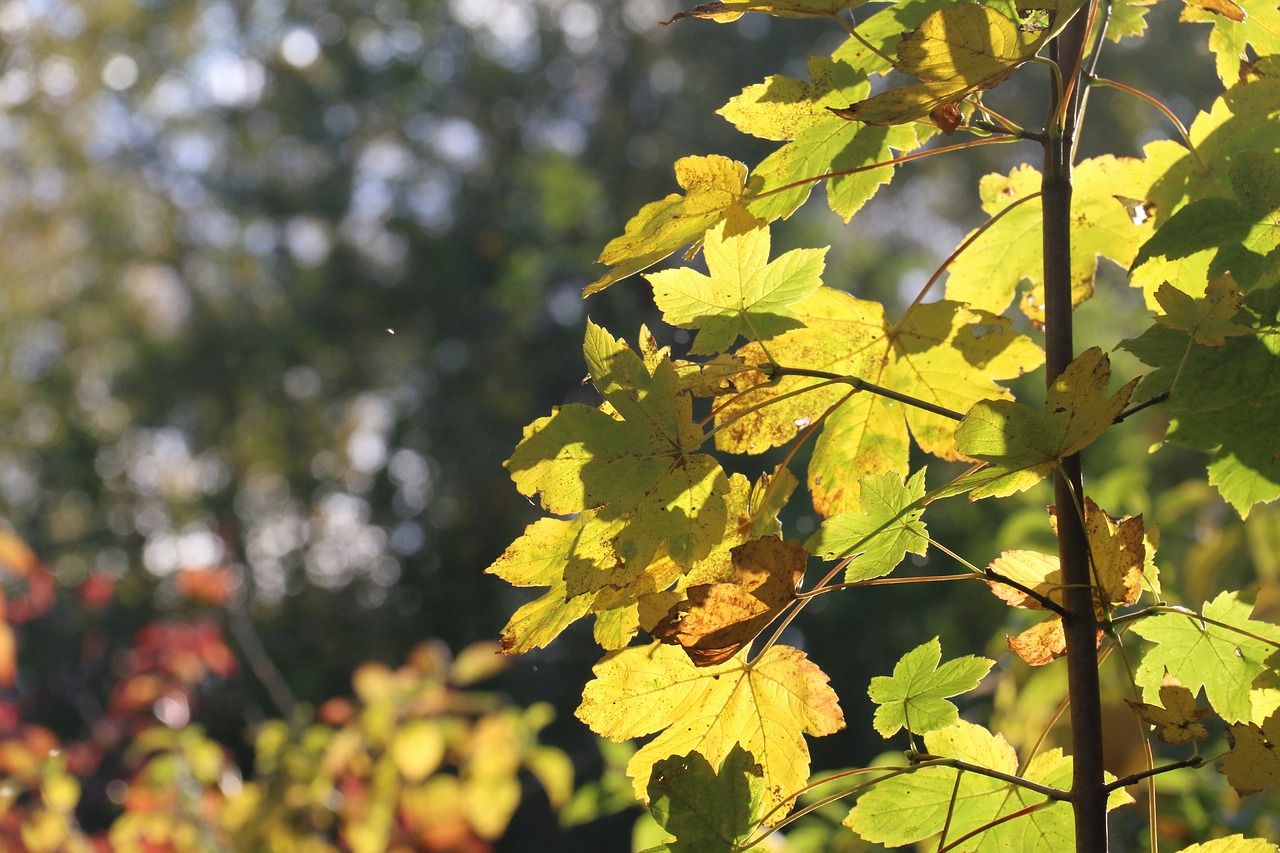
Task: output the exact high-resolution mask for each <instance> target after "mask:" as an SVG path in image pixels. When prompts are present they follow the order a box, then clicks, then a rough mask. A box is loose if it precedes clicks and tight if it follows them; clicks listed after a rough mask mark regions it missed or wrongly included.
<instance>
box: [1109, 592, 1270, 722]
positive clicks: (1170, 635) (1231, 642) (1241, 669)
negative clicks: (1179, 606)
mask: <svg viewBox="0 0 1280 853" xmlns="http://www.w3.org/2000/svg"><path fill="white" fill-rule="evenodd" d="M1251 609H1252V608H1251V607H1250V606H1249V605H1248V604H1246V603H1245V602H1243V601H1241V600H1240V597H1239V595H1237V594H1236V593H1233V592H1223V593H1221V594H1219V595H1218V597H1217V598H1215V599H1214V600H1213V601H1210V602H1208V603H1206V604H1205V605H1204V615H1205V617H1207V618H1208V619H1213V620H1215V622H1220V623H1223V624H1225V625H1228V626H1231V627H1221V626H1220V625H1217V624H1214V623H1212V622H1202V621H1201V620H1200V619H1199V618H1197V616H1196V615H1195V614H1194V613H1192V614H1182V613H1161V614H1159V615H1157V616H1152V617H1150V618H1147V619H1143V620H1141V621H1139V622H1137V623H1136V624H1134V626H1133V628H1132V630H1133V632H1134V633H1135V634H1137V635H1138V636H1140V637H1142V638H1143V639H1144V640H1147V641H1148V642H1150V643H1154V644H1155V645H1154V646H1152V647H1151V648H1148V649H1147V650H1146V652H1145V654H1144V655H1143V657H1142V665H1141V666H1139V667H1138V671H1137V672H1136V673H1135V676H1134V677H1135V680H1136V681H1137V683H1138V684H1139V685H1141V686H1142V688H1143V691H1142V692H1143V701H1145V702H1147V703H1154V702H1155V701H1157V699H1158V696H1159V690H1160V686H1161V685H1162V684H1163V683H1164V674H1165V672H1166V671H1167V672H1168V673H1169V674H1170V675H1172V676H1173V677H1174V678H1176V679H1178V681H1180V682H1182V683H1183V684H1185V685H1186V686H1187V687H1188V688H1189V689H1191V690H1199V689H1200V688H1201V687H1203V688H1204V693H1205V698H1207V699H1208V700H1209V704H1210V705H1212V706H1213V710H1214V711H1216V712H1217V713H1218V715H1219V716H1221V717H1222V718H1223V719H1224V720H1226V721H1227V722H1229V723H1232V722H1238V721H1241V720H1251V719H1253V707H1252V705H1251V704H1250V699H1249V692H1250V689H1251V688H1252V686H1253V683H1254V681H1255V680H1256V679H1257V678H1258V676H1260V675H1261V674H1262V673H1263V672H1265V671H1267V669H1268V667H1267V664H1266V660H1267V658H1269V657H1271V655H1273V654H1275V652H1276V650H1277V649H1280V627H1277V626H1275V625H1272V624H1270V623H1268V622H1260V621H1258V620H1255V619H1250V618H1249V613H1250V610H1251ZM1233 628H1235V629H1239V630H1233ZM1242 632H1247V633H1242ZM1251 635H1252V636H1251ZM1268 641H1270V642H1268Z"/></svg>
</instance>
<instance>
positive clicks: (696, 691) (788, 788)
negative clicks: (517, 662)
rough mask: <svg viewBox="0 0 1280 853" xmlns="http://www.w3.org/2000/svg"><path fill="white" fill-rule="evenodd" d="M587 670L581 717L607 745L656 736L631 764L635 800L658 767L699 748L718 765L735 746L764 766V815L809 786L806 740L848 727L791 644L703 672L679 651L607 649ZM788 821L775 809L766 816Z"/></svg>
mask: <svg viewBox="0 0 1280 853" xmlns="http://www.w3.org/2000/svg"><path fill="white" fill-rule="evenodd" d="M593 671H594V672H595V675H596V677H595V679H594V680H593V681H591V682H589V683H588V684H587V686H586V689H585V690H584V691H583V694H582V704H581V705H580V706H579V707H578V710H577V716H578V719H580V720H582V721H583V722H584V723H586V724H587V725H588V726H590V727H591V730H592V731H594V732H595V733H596V734H599V735H602V736H604V737H607V738H609V739H611V740H626V739H628V738H633V737H640V736H642V735H647V734H652V733H654V732H658V731H662V734H660V735H658V736H657V737H656V738H655V739H654V740H652V741H650V742H649V743H648V744H646V745H645V746H643V747H641V749H640V750H638V751H637V752H636V754H635V755H634V756H632V758H631V761H630V762H629V763H628V764H627V773H628V774H629V775H630V776H631V777H632V782H633V784H634V786H635V791H636V796H637V797H640V798H647V796H648V787H649V779H650V778H651V776H652V774H653V766H654V764H655V762H657V761H660V760H661V759H663V758H666V757H668V756H671V755H685V754H688V753H689V752H690V751H695V752H699V753H701V754H702V755H703V756H705V757H706V759H707V761H708V762H710V763H711V764H714V765H719V764H721V763H722V762H723V761H724V760H725V759H726V758H727V757H728V755H729V753H730V752H731V751H732V750H733V747H734V746H735V745H736V744H740V745H741V746H742V748H744V749H746V750H747V751H748V752H750V753H751V754H752V755H753V756H755V757H756V760H758V761H759V762H760V764H761V766H762V767H763V768H764V794H763V801H762V805H761V809H762V810H763V811H764V812H769V811H770V810H772V809H773V808H774V807H775V806H778V805H780V804H783V803H787V802H790V801H791V799H792V797H793V795H794V793H795V792H796V791H798V790H799V789H800V788H801V787H803V786H804V785H805V783H806V782H807V781H808V778H809V748H808V746H807V745H806V744H805V741H804V734H811V735H826V734H832V733H833V732H836V731H839V730H840V729H842V728H843V727H844V714H843V713H842V712H841V710H840V706H839V704H838V701H837V697H836V694H835V692H834V691H833V690H832V689H831V688H830V687H829V686H828V685H827V676H826V675H825V674H824V673H823V672H822V670H820V669H818V667H817V666H815V665H814V664H813V663H811V662H810V661H809V659H808V658H807V657H806V656H805V654H804V652H802V651H800V650H798V649H793V648H789V647H787V646H772V647H771V648H769V649H768V650H767V651H765V652H764V653H763V654H762V655H760V656H759V658H758V659H757V660H755V661H754V662H751V663H748V662H747V661H745V660H744V659H743V657H742V656H739V657H737V658H734V659H732V660H729V661H726V662H725V663H722V664H717V665H715V666H709V667H702V668H699V667H696V666H694V665H693V663H692V662H691V661H690V660H689V658H688V656H687V655H686V654H685V653H684V651H683V650H682V649H679V648H677V647H675V646H669V645H664V644H662V643H654V644H653V645H650V646H632V647H630V648H626V649H622V650H620V651H616V652H610V653H609V654H607V655H605V657H604V659H603V660H601V661H600V662H599V663H598V664H596V665H595V667H594V669H593ZM785 815H786V810H785V809H778V810H777V811H775V812H773V816H772V817H771V818H770V820H771V821H772V822H775V823H776V822H777V821H779V820H782V818H783V817H785Z"/></svg>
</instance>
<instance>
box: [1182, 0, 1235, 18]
mask: <svg viewBox="0 0 1280 853" xmlns="http://www.w3.org/2000/svg"><path fill="white" fill-rule="evenodd" d="M1186 2H1187V5H1188V6H1194V7H1196V8H1197V9H1203V10H1204V11H1206V12H1212V13H1213V14H1215V15H1221V16H1222V17H1224V18H1226V19H1227V20H1228V21H1235V22H1236V23H1237V24H1239V23H1241V22H1243V21H1244V19H1245V18H1247V17H1249V16H1248V14H1247V13H1246V12H1245V10H1244V9H1243V8H1242V7H1241V6H1240V5H1239V4H1238V3H1233V2H1232V0H1186ZM1180 20H1183V21H1186V20H1190V19H1189V18H1188V17H1187V16H1186V13H1185V12H1184V13H1183V15H1182V16H1181V18H1180Z"/></svg>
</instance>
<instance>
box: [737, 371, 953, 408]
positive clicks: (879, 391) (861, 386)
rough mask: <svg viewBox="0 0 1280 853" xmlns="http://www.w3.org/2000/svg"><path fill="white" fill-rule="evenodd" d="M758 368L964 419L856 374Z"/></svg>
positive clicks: (776, 374)
mask: <svg viewBox="0 0 1280 853" xmlns="http://www.w3.org/2000/svg"><path fill="white" fill-rule="evenodd" d="M759 369H760V370H761V372H765V371H772V374H773V375H774V376H807V377H810V378H813V379H826V380H828V381H830V382H843V383H844V384H846V385H849V386H851V387H852V388H853V390H855V391H867V392H870V393H872V394H875V395H876V396H878V397H884V398H886V399H888V400H893V401H895V402H898V403H902V404H903V405H904V406H911V407H912V408H916V409H921V410H922V411H926V412H929V413H930V414H933V415H939V416H941V417H944V418H949V419H951V420H953V421H961V420H964V415H962V414H961V413H960V412H956V411H952V410H951V409H948V408H946V407H944V406H939V405H937V404H935V403H930V402H927V401H925V400H920V399H917V398H916V397H911V396H908V395H906V394H900V393H898V392H897V391H891V390H889V389H888V388H885V387H883V386H880V385H876V384H875V383H872V382H868V381H867V380H865V379H861V378H859V377H857V376H845V375H841V374H839V373H831V372H830V371H826V370H809V369H808V368H804V367H782V366H777V367H771V366H769V365H762V366H761V367H760V368H759Z"/></svg>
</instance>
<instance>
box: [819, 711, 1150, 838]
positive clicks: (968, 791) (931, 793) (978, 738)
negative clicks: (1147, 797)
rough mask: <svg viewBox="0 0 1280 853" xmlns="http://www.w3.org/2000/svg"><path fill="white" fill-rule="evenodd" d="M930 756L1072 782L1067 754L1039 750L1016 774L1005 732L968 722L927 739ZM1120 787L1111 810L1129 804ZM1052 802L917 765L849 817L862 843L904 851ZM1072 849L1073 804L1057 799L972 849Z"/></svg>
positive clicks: (863, 800) (878, 788) (1057, 783)
mask: <svg viewBox="0 0 1280 853" xmlns="http://www.w3.org/2000/svg"><path fill="white" fill-rule="evenodd" d="M924 742H925V746H926V748H927V749H928V752H929V753H930V754H931V755H934V756H940V757H945V758H955V759H960V760H962V761H966V762H968V763H970V764H975V765H978V766H981V767H986V768H988V769H991V770H996V771H999V772H1001V773H1007V774H1009V775H1015V774H1017V775H1021V776H1022V778H1024V779H1026V780H1028V781H1031V782H1036V783H1039V784H1041V785H1045V786H1048V787H1053V788H1058V789H1060V790H1065V789H1066V788H1069V787H1070V785H1071V769H1072V762H1071V758H1070V756H1064V755H1063V754H1062V750H1060V749H1053V750H1049V751H1047V752H1042V753H1040V754H1038V755H1037V756H1036V757H1035V758H1033V759H1032V760H1031V761H1030V762H1029V763H1028V765H1027V767H1026V769H1025V770H1024V771H1023V772H1022V773H1021V774H1018V758H1017V755H1016V754H1015V753H1014V751H1013V747H1011V746H1010V745H1009V743H1008V741H1006V740H1005V739H1004V738H1003V737H1002V736H1001V735H998V734H992V733H991V732H989V731H987V730H986V729H984V728H982V727H981V726H976V725H974V724H972V723H967V722H965V721H963V720H961V721H960V722H958V723H956V724H955V725H953V726H950V727H948V728H945V729H942V730H940V731H935V732H930V733H928V734H926V735H925V736H924ZM1132 801H1133V800H1132V798H1131V797H1129V796H1128V795H1127V794H1125V793H1124V791H1123V790H1121V791H1115V792H1113V793H1112V794H1111V796H1110V797H1109V798H1108V800H1107V808H1108V809H1113V808H1116V807H1117V806H1120V805H1123V804H1125V803H1128V802H1132ZM1045 802H1048V799H1047V797H1045V795H1043V794H1040V793H1038V792H1035V791H1031V790H1029V789H1027V788H1024V787H1021V786H1018V785H1015V784H1013V783H1011V782H1005V781H1003V780H1000V779H994V778H992V777H990V776H983V775H980V774H977V773H967V772H963V771H960V770H957V769H956V768H954V767H946V766H932V767H920V768H918V769H915V770H913V771H912V772H910V773H904V774H902V775H899V776H895V777H893V778H892V779H887V780H885V781H883V782H880V783H878V784H876V785H875V786H874V787H872V788H871V789H870V790H869V791H867V793H865V794H863V795H862V796H861V797H859V798H858V802H857V803H856V804H855V805H854V807H853V809H852V810H851V811H850V812H849V815H848V816H847V817H846V818H845V819H844V824H845V826H848V827H849V828H850V829H852V830H853V831H854V832H856V833H857V834H858V835H860V836H861V837H862V838H863V839H864V840H866V841H870V842H872V843H879V844H883V845H885V846H886V847H901V846H903V845H906V844H911V843H913V842H917V841H922V840H924V839H926V838H930V837H932V836H935V835H937V834H938V833H940V832H942V831H943V829H944V828H945V829H946V838H945V839H944V841H945V842H950V841H955V840H956V839H959V838H963V837H964V836H965V835H967V834H968V833H969V832H971V831H973V830H976V829H978V828H980V827H984V826H990V825H991V824H993V823H995V822H996V821H998V820H999V819H1000V818H1001V817H1004V816H1006V815H1010V814H1013V813H1014V812H1017V811H1020V810H1022V809H1024V808H1026V807H1028V806H1034V805H1036V804H1040V803H1045ZM1074 846H1075V828H1074V824H1073V819H1072V814H1071V806H1070V804H1069V803H1067V802H1065V801H1058V802H1053V803H1052V804H1051V805H1048V806H1046V807H1043V808H1040V809H1038V810H1036V811H1033V812H1031V813H1029V814H1026V815H1024V816H1022V817H1018V818H1013V819H1010V820H1005V821H1003V822H1001V823H998V824H997V825H995V826H990V828H989V829H987V831H986V832H984V833H982V834H981V835H980V836H978V837H975V838H974V839H973V841H972V844H971V845H970V846H966V847H964V848H963V849H965V850H971V851H983V853H986V852H987V851H992V853H994V851H997V850H1018V851H1022V852H1023V853H1059V851H1062V850H1071V849H1073V848H1074Z"/></svg>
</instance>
